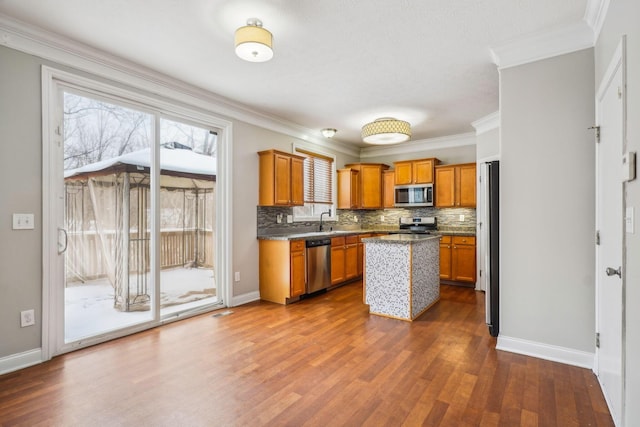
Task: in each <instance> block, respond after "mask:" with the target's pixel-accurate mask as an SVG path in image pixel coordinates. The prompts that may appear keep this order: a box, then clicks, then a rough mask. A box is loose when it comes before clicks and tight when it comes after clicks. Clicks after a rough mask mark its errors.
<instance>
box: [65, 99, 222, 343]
mask: <svg viewBox="0 0 640 427" xmlns="http://www.w3.org/2000/svg"><path fill="white" fill-rule="evenodd" d="M61 102H62V104H63V106H62V107H63V108H62V109H63V132H62V140H63V158H62V159H61V168H62V169H63V173H62V174H57V175H56V176H63V183H62V187H63V188H64V213H63V216H64V219H63V224H64V226H63V227H62V228H61V230H60V231H61V233H63V235H64V239H63V244H61V245H60V248H59V252H60V254H61V256H62V257H64V280H63V283H62V286H63V287H64V309H63V310H62V312H63V316H62V317H63V319H64V320H63V322H64V327H63V328H62V329H63V330H64V332H63V334H64V338H63V339H62V340H60V342H62V343H64V346H67V347H69V346H73V345H74V344H76V345H78V344H81V343H83V342H86V341H87V340H89V341H92V342H94V341H99V340H100V337H105V339H108V338H109V337H111V336H113V334H114V333H115V334H117V335H120V334H121V332H122V331H127V330H131V331H134V330H136V328H137V329H140V327H141V325H142V326H144V325H145V324H150V325H152V324H158V323H159V322H160V321H161V320H162V319H165V318H168V317H171V316H178V315H180V314H183V313H185V312H187V311H193V310H202V309H206V308H210V307H212V306H214V305H215V304H216V303H217V302H218V301H219V299H218V292H217V289H216V288H217V287H216V282H215V277H216V274H215V265H214V260H215V256H214V255H215V253H214V249H215V248H216V244H215V240H216V232H215V213H216V203H215V199H216V197H215V194H216V191H215V189H216V182H217V180H216V175H217V174H216V163H217V159H216V151H217V132H215V131H213V130H211V129H206V128H205V127H203V126H198V125H195V124H192V123H187V122H186V121H185V120H177V119H174V118H166V117H163V116H161V114H160V113H159V112H155V111H153V110H152V109H147V108H144V107H141V106H138V105H134V104H129V103H127V102H125V101H122V100H119V99H111V98H104V97H102V96H99V95H96V94H93V93H89V92H84V91H82V90H78V89H71V88H65V89H63V90H62V93H61Z"/></svg>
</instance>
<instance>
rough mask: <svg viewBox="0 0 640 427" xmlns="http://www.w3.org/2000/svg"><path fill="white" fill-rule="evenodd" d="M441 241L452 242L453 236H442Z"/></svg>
mask: <svg viewBox="0 0 640 427" xmlns="http://www.w3.org/2000/svg"><path fill="white" fill-rule="evenodd" d="M440 243H451V236H440Z"/></svg>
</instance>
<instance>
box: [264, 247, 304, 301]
mask: <svg viewBox="0 0 640 427" xmlns="http://www.w3.org/2000/svg"><path fill="white" fill-rule="evenodd" d="M259 250H260V253H259V261H258V263H259V278H260V299H263V300H265V301H271V302H275V303H278V304H286V303H287V302H289V300H290V299H293V298H296V297H298V296H300V295H302V294H304V293H305V290H306V282H305V242H304V240H292V241H288V240H260V241H259Z"/></svg>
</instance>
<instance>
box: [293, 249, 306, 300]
mask: <svg viewBox="0 0 640 427" xmlns="http://www.w3.org/2000/svg"><path fill="white" fill-rule="evenodd" d="M304 273H305V269H304V251H298V252H291V297H297V296H300V295H302V294H304V293H305V291H306V283H305V280H304V276H305V274H304Z"/></svg>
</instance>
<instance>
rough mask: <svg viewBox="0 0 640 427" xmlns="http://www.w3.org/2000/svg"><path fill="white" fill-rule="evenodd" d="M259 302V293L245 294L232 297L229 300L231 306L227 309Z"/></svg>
mask: <svg viewBox="0 0 640 427" xmlns="http://www.w3.org/2000/svg"><path fill="white" fill-rule="evenodd" d="M259 300H260V292H259V291H253V292H247V293H246V294H242V295H238V296H235V297H233V298H232V299H231V304H229V307H237V306H239V305H243V304H248V303H250V302H254V301H259Z"/></svg>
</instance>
